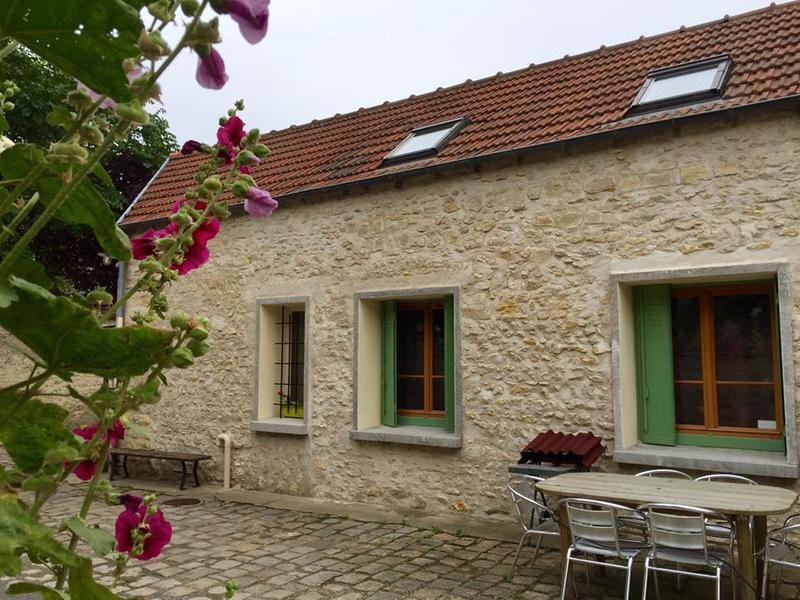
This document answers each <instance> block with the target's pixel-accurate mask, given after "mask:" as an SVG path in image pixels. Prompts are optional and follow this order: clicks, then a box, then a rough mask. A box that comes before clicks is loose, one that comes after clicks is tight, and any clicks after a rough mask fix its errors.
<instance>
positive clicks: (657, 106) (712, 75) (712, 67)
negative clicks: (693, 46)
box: [629, 55, 731, 113]
mask: <svg viewBox="0 0 800 600" xmlns="http://www.w3.org/2000/svg"><path fill="white" fill-rule="evenodd" d="M730 70H731V59H730V57H729V56H727V55H726V56H717V57H715V58H709V59H706V60H700V61H695V62H691V63H686V64H683V65H677V66H674V67H667V68H664V69H657V70H655V71H651V72H650V73H648V75H647V79H645V82H644V85H642V89H641V90H639V93H638V94H637V95H636V99H635V100H634V101H633V105H632V106H631V109H630V111H629V112H631V113H642V112H651V111H655V110H663V109H666V108H673V107H676V106H686V105H688V104H695V103H697V102H702V101H705V100H713V99H714V98H720V97H722V92H723V90H724V88H725V84H726V83H727V81H728V75H729V74H730Z"/></svg>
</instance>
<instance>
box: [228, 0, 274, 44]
mask: <svg viewBox="0 0 800 600" xmlns="http://www.w3.org/2000/svg"><path fill="white" fill-rule="evenodd" d="M221 12H223V13H227V14H229V15H230V16H231V19H233V20H234V21H236V22H237V23H238V24H239V31H240V32H241V34H242V37H243V38H244V39H245V40H247V41H248V42H250V43H251V44H257V43H258V42H260V41H261V40H263V39H264V36H265V35H267V27H268V26H269V0H223V2H222V9H221Z"/></svg>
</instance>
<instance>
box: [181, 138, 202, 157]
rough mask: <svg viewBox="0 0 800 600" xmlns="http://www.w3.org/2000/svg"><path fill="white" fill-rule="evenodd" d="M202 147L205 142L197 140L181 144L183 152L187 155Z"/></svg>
mask: <svg viewBox="0 0 800 600" xmlns="http://www.w3.org/2000/svg"><path fill="white" fill-rule="evenodd" d="M202 148H203V144H201V143H200V142H198V141H197V140H189V141H188V142H186V143H185V144H184V145H183V146H181V154H183V155H184V156H186V155H187V154H193V153H195V152H199V151H200V150H201V149H202Z"/></svg>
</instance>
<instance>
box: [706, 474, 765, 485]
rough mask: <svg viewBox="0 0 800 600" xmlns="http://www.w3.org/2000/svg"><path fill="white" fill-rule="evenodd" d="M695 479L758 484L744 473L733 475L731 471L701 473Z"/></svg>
mask: <svg viewBox="0 0 800 600" xmlns="http://www.w3.org/2000/svg"><path fill="white" fill-rule="evenodd" d="M695 481H715V482H717V483H746V484H747V485H758V482H757V481H753V480H752V479H750V478H749V477H745V476H744V475H734V474H733V473H709V474H708V475H701V476H700V477H696V478H695Z"/></svg>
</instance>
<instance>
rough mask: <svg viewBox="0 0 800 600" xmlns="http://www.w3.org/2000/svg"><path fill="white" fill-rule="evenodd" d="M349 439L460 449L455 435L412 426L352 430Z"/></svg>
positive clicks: (459, 437)
mask: <svg viewBox="0 0 800 600" xmlns="http://www.w3.org/2000/svg"><path fill="white" fill-rule="evenodd" d="M350 439H351V440H359V441H362V442H386V443H389V444H406V445H411V446H430V447H434V448H461V436H460V435H458V434H456V433H447V432H445V431H442V430H441V429H436V428H435V427H419V426H413V425H403V426H400V427H386V426H380V427H370V428H368V429H353V430H351V431H350Z"/></svg>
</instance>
